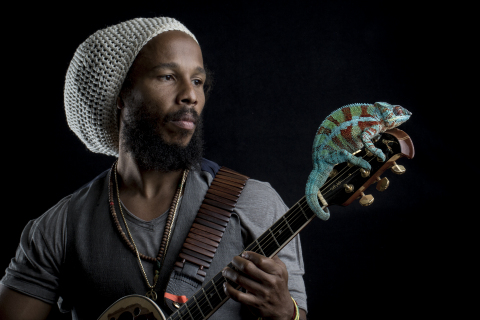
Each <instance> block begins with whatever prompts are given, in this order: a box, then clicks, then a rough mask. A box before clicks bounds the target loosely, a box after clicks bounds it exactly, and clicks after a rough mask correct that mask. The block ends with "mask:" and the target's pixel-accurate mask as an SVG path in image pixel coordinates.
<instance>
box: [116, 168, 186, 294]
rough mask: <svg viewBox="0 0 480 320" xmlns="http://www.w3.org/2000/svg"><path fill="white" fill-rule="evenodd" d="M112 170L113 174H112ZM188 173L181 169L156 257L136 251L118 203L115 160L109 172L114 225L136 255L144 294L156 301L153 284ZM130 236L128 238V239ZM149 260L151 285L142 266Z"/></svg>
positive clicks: (155, 282)
mask: <svg viewBox="0 0 480 320" xmlns="http://www.w3.org/2000/svg"><path fill="white" fill-rule="evenodd" d="M112 171H113V175H112ZM187 175H188V170H187V169H185V170H184V171H183V176H182V180H181V181H180V183H179V184H178V187H177V191H176V192H175V196H174V197H173V201H172V204H171V205H170V209H169V210H168V216H167V221H166V222H165V229H164V230H163V237H162V242H161V244H160V249H159V251H158V255H157V257H156V258H155V257H150V256H147V255H145V254H142V253H140V252H138V249H137V246H136V245H135V241H134V240H133V237H132V234H131V233H130V230H129V228H128V225H127V220H126V219H125V215H124V214H123V210H122V204H121V203H120V191H119V188H118V179H117V161H116V162H115V163H114V164H113V166H112V170H111V172H110V183H109V188H108V197H109V199H108V201H109V204H110V212H111V214H112V217H113V222H114V223H115V226H116V227H117V230H118V232H119V233H120V236H121V237H122V239H123V241H124V242H125V243H126V245H127V246H128V247H129V248H130V250H131V251H132V252H133V253H134V254H135V255H136V256H137V259H138V262H139V264H140V268H141V269H142V273H143V277H144V278H145V281H146V283H147V286H148V288H149V289H150V290H149V291H148V292H147V293H146V294H145V295H146V296H147V297H149V298H150V299H152V300H154V301H156V300H157V293H156V292H155V286H156V285H157V281H158V276H159V274H160V269H161V267H162V265H163V261H164V260H165V255H166V251H167V248H168V244H169V242H170V236H171V231H172V226H173V224H174V222H175V217H176V213H177V211H178V205H179V201H178V199H179V198H180V195H181V194H182V191H183V188H184V186H185V181H186V179H187ZM113 179H115V187H116V191H117V200H118V206H119V208H120V213H121V215H122V219H123V222H124V224H125V229H126V230H127V233H128V237H127V235H126V234H125V232H124V231H123V229H122V226H121V225H120V222H119V221H118V218H117V213H116V211H115V203H114V196H113V183H114V181H113ZM129 238H130V239H129ZM130 240H131V241H130ZM141 259H143V260H146V261H150V262H155V267H154V268H155V276H154V278H153V285H151V284H150V282H149V281H148V278H147V274H146V273H145V269H144V268H143V264H142V260H141Z"/></svg>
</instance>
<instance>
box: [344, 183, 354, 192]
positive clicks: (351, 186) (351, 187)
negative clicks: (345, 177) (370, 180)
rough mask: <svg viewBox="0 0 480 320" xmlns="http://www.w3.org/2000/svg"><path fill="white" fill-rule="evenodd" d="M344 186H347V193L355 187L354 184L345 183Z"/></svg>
mask: <svg viewBox="0 0 480 320" xmlns="http://www.w3.org/2000/svg"><path fill="white" fill-rule="evenodd" d="M343 187H344V188H345V192H346V193H352V192H353V190H354V189H355V187H354V186H353V184H344V185H343Z"/></svg>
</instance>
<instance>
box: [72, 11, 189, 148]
mask: <svg viewBox="0 0 480 320" xmlns="http://www.w3.org/2000/svg"><path fill="white" fill-rule="evenodd" d="M170 30H179V31H183V32H185V33H187V34H188V35H190V36H191V37H192V38H193V39H194V40H195V41H197V39H196V38H195V36H194V35H193V34H192V33H191V32H190V31H189V30H188V29H187V28H186V27H185V26H184V25H183V24H181V23H180V22H178V21H177V20H175V19H172V18H165V17H160V18H137V19H133V20H129V21H125V22H122V23H119V24H117V25H114V26H110V27H108V28H105V29H102V30H99V31H97V32H95V33H94V34H93V35H91V36H90V37H89V38H88V39H87V40H85V41H84V42H83V43H82V44H81V45H80V46H79V47H78V48H77V50H76V51H75V55H74V56H73V59H72V61H71V62H70V66H69V67H68V70H67V75H66V79H65V91H64V104H65V113H66V116H67V122H68V126H69V127H70V129H71V130H72V131H73V132H75V134H76V135H77V136H78V137H79V138H80V140H81V141H82V142H83V143H84V144H85V145H86V146H87V148H88V149H89V150H90V151H93V152H96V153H103V154H106V155H109V156H118V144H119V141H118V136H119V134H118V125H117V111H116V108H117V107H116V101H117V97H118V95H119V93H120V90H121V88H122V84H123V81H124V80H125V77H126V75H127V72H128V70H129V69H130V67H131V66H132V64H133V61H134V60H135V58H136V56H137V54H138V53H139V52H140V50H141V49H142V48H143V46H144V45H145V44H146V43H147V42H148V41H149V40H150V39H152V38H153V37H155V36H156V35H158V34H160V33H162V32H165V31H170Z"/></svg>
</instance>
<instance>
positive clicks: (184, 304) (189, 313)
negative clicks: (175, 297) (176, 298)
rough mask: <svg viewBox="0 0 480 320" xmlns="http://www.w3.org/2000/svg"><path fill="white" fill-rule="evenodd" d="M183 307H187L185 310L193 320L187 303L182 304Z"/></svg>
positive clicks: (193, 319)
mask: <svg viewBox="0 0 480 320" xmlns="http://www.w3.org/2000/svg"><path fill="white" fill-rule="evenodd" d="M184 306H185V308H186V309H187V312H188V315H189V316H190V318H192V320H195V318H194V317H193V316H192V314H191V313H190V309H189V308H188V305H187V303H185V304H184Z"/></svg>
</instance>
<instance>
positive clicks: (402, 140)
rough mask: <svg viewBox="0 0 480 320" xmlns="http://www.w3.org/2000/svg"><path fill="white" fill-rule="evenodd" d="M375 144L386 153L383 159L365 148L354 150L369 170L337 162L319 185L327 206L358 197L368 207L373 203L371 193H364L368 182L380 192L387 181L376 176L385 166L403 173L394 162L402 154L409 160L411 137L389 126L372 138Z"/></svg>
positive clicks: (399, 166)
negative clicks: (378, 158) (366, 163)
mask: <svg viewBox="0 0 480 320" xmlns="http://www.w3.org/2000/svg"><path fill="white" fill-rule="evenodd" d="M374 144H375V147H377V148H379V149H381V150H382V151H383V153H384V154H385V156H386V161H385V162H382V161H381V160H380V161H379V160H377V157H376V156H375V155H373V154H371V153H370V152H367V151H366V149H365V148H363V149H361V150H359V151H357V152H356V153H354V155H355V156H357V157H361V158H363V159H364V160H366V161H368V162H369V163H370V165H371V166H372V169H371V170H370V172H367V171H365V170H364V169H362V168H360V167H356V166H352V165H350V164H348V163H340V164H337V165H336V166H335V167H334V168H333V170H332V172H331V173H330V176H329V177H328V179H327V181H326V182H325V183H324V185H323V186H322V187H321V188H320V192H321V194H322V195H323V197H324V199H325V200H326V201H327V203H328V205H329V206H330V205H334V204H336V205H341V206H347V205H349V204H350V203H352V202H353V201H354V200H356V199H359V200H360V204H361V205H363V206H368V205H370V204H371V203H372V202H373V197H372V196H371V195H365V194H364V191H365V190H366V189H367V188H368V187H369V186H370V185H372V184H374V183H377V190H379V191H384V190H385V189H386V188H387V187H388V185H389V181H388V179H387V178H386V177H384V178H381V177H380V176H381V175H382V174H383V173H384V172H385V171H386V170H388V169H391V170H392V171H393V172H394V173H396V174H403V173H404V172H405V168H404V167H403V166H402V165H398V164H397V163H396V161H397V160H399V159H400V158H402V157H406V158H408V159H412V158H413V156H414V155H415V150H414V147H413V143H412V140H411V139H410V137H409V136H408V135H407V134H406V133H405V132H404V131H402V130H400V129H396V128H395V129H392V130H388V131H387V132H385V133H383V134H382V135H381V136H380V137H379V138H378V139H377V140H376V141H375V143H374Z"/></svg>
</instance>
